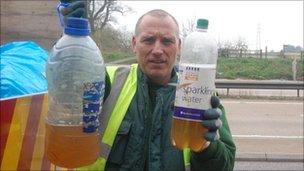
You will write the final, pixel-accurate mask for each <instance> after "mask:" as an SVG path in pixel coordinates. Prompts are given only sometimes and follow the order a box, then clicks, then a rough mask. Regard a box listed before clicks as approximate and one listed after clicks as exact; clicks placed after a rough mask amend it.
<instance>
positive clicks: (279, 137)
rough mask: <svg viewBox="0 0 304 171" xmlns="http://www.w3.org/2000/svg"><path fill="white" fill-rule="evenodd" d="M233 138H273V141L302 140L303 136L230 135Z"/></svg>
mask: <svg viewBox="0 0 304 171" xmlns="http://www.w3.org/2000/svg"><path fill="white" fill-rule="evenodd" d="M232 137H233V138H273V139H304V136H284V135H232Z"/></svg>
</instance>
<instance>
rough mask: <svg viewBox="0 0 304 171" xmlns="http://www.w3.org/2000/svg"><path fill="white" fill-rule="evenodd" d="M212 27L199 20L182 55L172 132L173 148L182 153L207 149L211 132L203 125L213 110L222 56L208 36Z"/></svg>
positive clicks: (187, 38)
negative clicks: (218, 63)
mask: <svg viewBox="0 0 304 171" xmlns="http://www.w3.org/2000/svg"><path fill="white" fill-rule="evenodd" d="M208 23H209V22H208V20H206V19H198V20H197V29H196V31H194V32H192V33H190V34H189V35H188V36H187V37H186V38H185V41H184V43H183V47H182V51H181V59H180V63H179V80H178V84H177V88H176V97H175V104H174V114H173V123H172V130H171V138H172V144H173V145H174V146H176V147H177V148H179V149H184V148H187V147H189V148H190V149H192V150H193V151H199V150H202V149H204V148H205V147H206V142H207V141H206V140H205V139H204V133H205V132H206V131H207V130H206V129H205V128H204V127H203V126H202V124H201V121H202V119H203V114H204V111H205V110H206V109H208V108H210V107H211V105H210V98H211V95H212V93H213V92H214V90H215V74H216V63H217V56H218V52H217V44H216V41H215V40H214V39H213V38H212V37H211V36H210V35H209V34H208V33H207V29H208Z"/></svg>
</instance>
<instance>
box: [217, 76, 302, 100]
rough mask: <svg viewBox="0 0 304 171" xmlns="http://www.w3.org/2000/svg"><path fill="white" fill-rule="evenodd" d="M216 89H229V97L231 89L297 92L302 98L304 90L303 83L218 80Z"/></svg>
mask: <svg viewBox="0 0 304 171" xmlns="http://www.w3.org/2000/svg"><path fill="white" fill-rule="evenodd" d="M215 86H216V88H220V89H227V96H228V95H229V90H230V89H278V90H297V96H298V97H300V90H303V89H304V83H303V82H301V81H285V80H284V81H281V80H263V81H259V80H216V81H215Z"/></svg>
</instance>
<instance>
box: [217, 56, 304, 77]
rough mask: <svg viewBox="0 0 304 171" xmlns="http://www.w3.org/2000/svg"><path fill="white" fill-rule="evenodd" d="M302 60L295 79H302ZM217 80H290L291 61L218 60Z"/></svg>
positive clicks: (279, 59) (277, 59) (280, 59)
mask: <svg viewBox="0 0 304 171" xmlns="http://www.w3.org/2000/svg"><path fill="white" fill-rule="evenodd" d="M303 68H304V67H303V60H302V61H300V62H298V67H297V69H298V72H297V78H299V79H301V78H303ZM216 77H217V78H222V79H237V78H240V79H255V80H269V79H284V80H292V79H293V74H292V59H282V58H275V59H257V58H219V59H218V65H217V75H216Z"/></svg>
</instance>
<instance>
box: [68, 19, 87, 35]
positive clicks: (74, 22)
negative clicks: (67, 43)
mask: <svg viewBox="0 0 304 171" xmlns="http://www.w3.org/2000/svg"><path fill="white" fill-rule="evenodd" d="M64 33H65V34H67V35H75V36H88V35H89V34H90V33H91V29H90V25H89V20H88V19H86V18H76V17H68V20H67V24H66V26H65V28H64Z"/></svg>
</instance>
